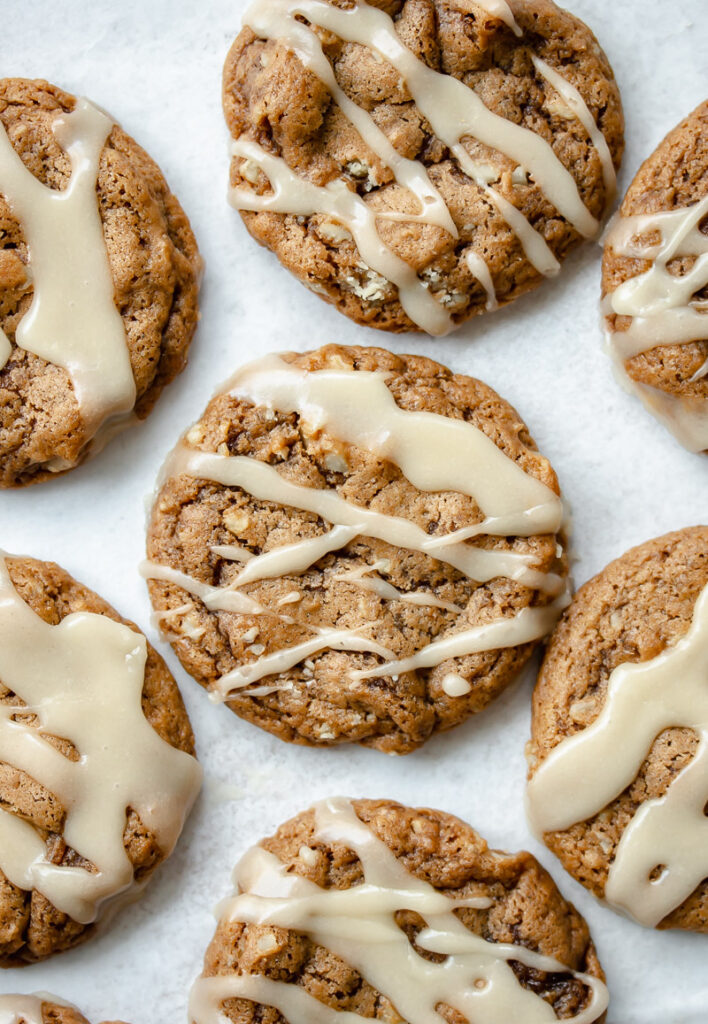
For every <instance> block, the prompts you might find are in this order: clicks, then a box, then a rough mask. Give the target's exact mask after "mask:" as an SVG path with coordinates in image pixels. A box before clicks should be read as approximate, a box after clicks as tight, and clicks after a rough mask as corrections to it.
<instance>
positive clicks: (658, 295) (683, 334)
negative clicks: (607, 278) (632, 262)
mask: <svg viewBox="0 0 708 1024" xmlns="http://www.w3.org/2000/svg"><path fill="white" fill-rule="evenodd" d="M706 216H708V196H706V197H705V198H704V199H701V200H699V201H698V202H696V203H693V204H692V205H690V206H687V207H682V208H680V209H678V210H662V211H659V212H658V213H650V214H638V215H635V216H629V217H622V216H619V217H617V218H616V219H615V220H614V221H613V222H612V224H611V225H610V228H609V230H608V232H607V235H606V238H605V247H606V249H611V250H612V251H614V252H615V253H617V254H618V255H619V256H627V257H631V258H633V259H644V260H652V261H653V263H652V266H651V267H650V268H649V269H648V270H646V271H644V272H643V273H641V274H637V275H635V276H634V277H630V278H628V279H627V280H626V281H623V282H622V284H620V285H619V286H618V287H617V288H616V289H615V290H614V291H613V292H612V293H610V294H609V295H607V296H606V297H605V298H604V300H603V304H602V311H603V314H604V316H605V324H606V331H607V345H608V350H609V352H610V355H611V356H612V359H613V362H614V366H615V372H616V374H617V376H618V378H619V380H620V382H621V383H622V385H623V387H625V388H626V389H627V390H628V391H631V392H634V393H635V394H637V395H638V396H639V397H640V398H641V400H642V401H643V403H644V404H645V405H646V406H647V408H649V409H650V410H651V411H652V412H654V414H655V415H656V416H657V417H658V418H659V419H660V420H662V422H664V423H665V425H666V426H667V427H668V428H669V430H671V432H672V433H673V434H674V435H675V436H676V437H677V439H678V440H679V441H680V442H681V443H682V444H683V445H684V446H685V447H686V448H688V449H689V450H692V451H702V450H703V449H705V448H708V402H706V401H705V400H702V399H698V398H681V397H680V396H677V395H671V394H669V393H668V392H663V391H660V390H659V389H656V388H652V387H650V386H648V385H645V384H641V383H638V382H636V381H634V380H632V378H631V377H630V376H629V374H628V373H627V370H626V366H625V364H626V362H627V360H629V359H632V358H633V357H634V356H636V355H639V354H640V353H641V352H647V351H649V350H650V349H653V348H656V347H658V346H662V345H683V344H686V343H688V342H691V341H700V340H706V339H708V315H706V312H705V311H704V310H703V306H702V304H701V303H699V302H695V301H692V296H693V295H694V294H695V293H696V292H698V291H700V290H701V289H702V288H703V287H704V286H705V285H706V284H708V235H706V234H704V233H703V232H702V231H700V230H699V228H698V225H699V224H700V222H701V221H702V220H703V218H704V217H706ZM657 234H658V235H659V240H658V241H652V240H651V239H653V238H654V237H655V236H656V235H657ZM642 236H649V239H650V240H649V241H647V242H646V243H642V242H641V240H640V239H641V237H642ZM682 256H689V257H694V262H693V265H692V267H691V268H690V270H689V271H688V272H687V273H685V274H683V275H677V274H672V273H671V272H670V271H669V269H668V267H669V264H670V263H671V261H672V260H674V259H676V258H678V257H682ZM613 314H614V315H617V316H630V317H632V320H631V322H630V324H629V326H628V327H627V328H626V329H624V330H622V329H619V330H615V329H614V328H613V327H612V325H611V321H610V317H611V316H612V315H613Z"/></svg>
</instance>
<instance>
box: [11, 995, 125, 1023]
mask: <svg viewBox="0 0 708 1024" xmlns="http://www.w3.org/2000/svg"><path fill="white" fill-rule="evenodd" d="M0 1021H1V1022H2V1024H88V1021H87V1020H86V1018H85V1017H84V1015H83V1014H82V1013H81V1012H80V1011H79V1010H78V1009H77V1008H76V1007H75V1006H72V1004H71V1003H65V1002H64V1001H63V1000H61V999H59V997H58V996H53V995H49V993H41V994H38V995H32V996H25V995H6V996H2V995H0ZM104 1024H122V1022H121V1021H110V1022H109V1021H105V1022H104Z"/></svg>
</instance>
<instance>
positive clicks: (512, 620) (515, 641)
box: [351, 594, 569, 679]
mask: <svg viewBox="0 0 708 1024" xmlns="http://www.w3.org/2000/svg"><path fill="white" fill-rule="evenodd" d="M568 601H569V599H568V596H567V595H566V594H563V595H561V597H559V598H557V599H556V600H555V601H553V602H552V603H551V604H546V605H541V606H538V607H532V608H522V609H521V611H519V612H517V613H516V615H511V616H508V617H500V618H498V619H494V620H492V621H491V622H487V623H485V624H484V625H482V626H472V627H471V628H470V629H463V630H460V631H459V632H456V633H452V634H450V635H449V636H445V637H442V638H441V639H439V640H433V642H432V643H429V644H427V645H426V646H425V647H422V648H421V649H420V650H419V651H417V653H416V654H412V655H411V656H410V657H409V658H401V659H398V660H396V661H389V662H385V663H384V664H383V665H377V666H376V667H375V668H370V669H368V668H367V669H359V670H357V671H355V672H352V673H351V676H352V678H353V679H371V678H372V677H378V676H397V675H402V674H403V673H404V672H416V671H418V670H419V669H422V668H434V667H435V666H436V665H440V664H442V662H443V661H447V659H448V658H463V657H465V656H466V655H469V654H480V653H482V652H484V651H494V650H497V649H500V648H506V647H518V646H520V645H521V644H527V643H532V642H533V641H535V640H540V639H541V638H542V637H544V636H546V635H547V634H548V633H550V632H551V630H552V629H553V627H554V626H555V624H556V622H557V621H558V617H559V616H560V614H561V612H562V611H563V609H564V608H565V607H567V605H568Z"/></svg>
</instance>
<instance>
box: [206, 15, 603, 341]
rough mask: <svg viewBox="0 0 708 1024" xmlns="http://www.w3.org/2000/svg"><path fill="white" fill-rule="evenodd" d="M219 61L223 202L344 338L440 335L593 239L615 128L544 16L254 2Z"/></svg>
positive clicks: (591, 81) (587, 44) (582, 46)
mask: <svg viewBox="0 0 708 1024" xmlns="http://www.w3.org/2000/svg"><path fill="white" fill-rule="evenodd" d="M244 25H245V27H244V29H243V31H242V32H241V33H240V35H239V36H238V38H237V39H236V41H235V43H234V45H233V47H232V48H231V51H230V53H229V55H228V57H227V59H226V65H225V69H224V110H225V114H226V121H227V124H228V127H229V131H230V132H231V135H232V137H233V139H234V140H235V141H234V143H233V146H232V155H233V159H232V163H231V184H232V186H234V188H233V190H232V194H231V201H232V203H233V205H234V206H236V207H237V208H238V209H240V210H241V212H242V214H243V217H244V220H245V222H246V225H247V226H248V229H249V231H250V232H251V233H252V234H253V235H254V237H255V238H256V239H257V240H258V241H259V242H261V243H262V244H264V245H266V246H267V247H268V248H270V249H271V250H273V251H274V252H275V253H276V255H277V256H278V258H279V259H280V260H281V262H282V263H283V264H284V265H285V266H286V267H287V268H288V269H289V270H291V271H292V272H293V273H295V274H296V275H297V276H298V277H299V278H300V279H301V280H302V281H303V282H304V283H305V284H306V285H307V286H308V287H309V288H311V289H312V290H313V291H315V292H317V293H318V294H319V295H321V296H322V297H323V298H325V299H327V300H328V301H329V302H332V303H334V304H335V305H336V306H337V308H338V309H340V310H341V311H342V312H343V313H345V314H346V315H347V316H349V317H351V318H352V319H353V320H356V321H357V322H358V323H365V324H368V325H369V326H372V327H379V328H383V329H386V330H393V331H407V330H415V329H420V330H426V331H428V332H429V333H431V334H443V333H445V332H446V331H448V330H450V329H451V328H452V327H453V326H454V325H455V324H459V323H461V322H462V321H463V320H466V319H467V318H468V317H470V316H472V315H473V314H475V313H480V312H483V311H484V310H485V309H492V308H496V306H497V305H501V304H504V303H506V302H509V301H511V300H512V299H514V298H516V297H517V296H519V295H521V294H523V293H524V292H526V291H528V290H529V289H530V288H532V287H534V286H535V285H536V284H538V283H539V282H540V281H541V280H542V278H543V276H544V275H545V276H548V275H552V274H555V273H556V272H557V271H558V269H559V261H562V260H563V259H564V257H565V256H566V255H567V253H568V252H569V251H570V250H571V249H572V248H573V247H574V246H575V245H576V244H577V243H578V242H579V241H580V240H581V239H582V238H583V237H591V236H594V235H595V234H596V233H597V229H598V222H599V220H600V219H601V218H602V216H603V214H604V213H605V211H606V209H607V208H608V206H609V204H610V202H611V200H612V197H613V194H614V179H615V170H614V168H615V166H618V165H619V161H620V158H621V155H622V148H623V119H622V111H621V106H620V100H619V94H618V91H617V86H616V84H615V81H614V77H613V74H612V70H611V68H610V66H609V64H608V62H607V59H606V57H605V55H604V54H603V52H602V50H601V49H600V47H599V46H598V44H597V41H596V40H595V38H594V36H593V34H592V33H591V32H590V30H589V29H588V28H587V27H586V26H585V25H583V24H582V22H580V21H578V19H576V18H574V17H573V16H572V15H570V14H568V13H567V12H565V11H562V10H560V9H559V8H558V7H556V6H555V4H553V3H552V2H550V0H523V2H522V0H511V2H510V3H509V4H508V5H507V4H506V3H505V2H503V0H488V2H487V3H481V2H474V0H393V2H384V0H382V2H381V3H377V4H376V5H375V6H371V5H369V4H366V3H364V2H363V0H360V2H358V3H356V4H350V5H346V4H341V5H340V4H335V3H333V2H329V0H256V2H255V3H253V4H252V5H251V7H250V8H249V9H248V11H247V13H246V15H245V17H244Z"/></svg>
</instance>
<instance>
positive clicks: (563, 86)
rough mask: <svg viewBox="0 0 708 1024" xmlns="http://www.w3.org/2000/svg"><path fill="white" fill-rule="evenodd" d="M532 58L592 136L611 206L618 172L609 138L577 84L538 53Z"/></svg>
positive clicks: (534, 64) (608, 203) (591, 139)
mask: <svg viewBox="0 0 708 1024" xmlns="http://www.w3.org/2000/svg"><path fill="white" fill-rule="evenodd" d="M531 60H532V61H533V66H534V67H535V68H536V70H537V71H538V73H539V74H540V75H542V77H543V78H545V79H546V81H547V82H548V83H549V85H552V86H553V88H554V89H555V90H556V92H557V93H558V94H559V95H560V96H562V97H563V100H564V101H565V103H566V104H567V106H568V107H569V108H570V110H571V111H572V112H573V113H574V114H575V116H576V117H577V119H578V120H579V121H580V123H581V124H582V126H583V128H584V129H585V131H586V132H587V133H588V135H589V136H590V141H591V142H592V144H593V146H594V147H595V149H596V150H597V155H598V156H599V158H600V163H601V164H602V179H603V181H604V183H605V197H606V198H605V206H606V208H609V207H610V206H611V205H612V203H613V201H614V198H615V195H616V194H617V173H616V171H615V165H614V161H613V160H612V154H611V153H610V147H609V146H608V145H607V139H606V138H605V136H604V135H603V134H602V132H601V131H600V129H599V128H598V126H597V123H596V121H595V118H594V117H593V116H592V114H591V113H590V111H589V109H588V106H587V104H586V102H585V100H584V99H583V97H582V96H581V95H580V93H579V92H578V90H577V89H576V88H575V86H574V85H572V84H571V83H570V82H569V81H568V79H567V78H564V77H563V75H561V74H559V73H558V72H557V71H556V69H555V68H552V67H551V65H550V64H547V63H546V61H545V60H541V58H540V57H537V56H536V54H532V55H531Z"/></svg>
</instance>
